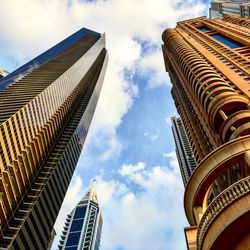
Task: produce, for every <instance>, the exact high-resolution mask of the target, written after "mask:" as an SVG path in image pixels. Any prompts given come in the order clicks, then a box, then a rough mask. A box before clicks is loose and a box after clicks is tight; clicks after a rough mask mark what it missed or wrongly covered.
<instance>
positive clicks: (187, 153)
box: [171, 117, 196, 186]
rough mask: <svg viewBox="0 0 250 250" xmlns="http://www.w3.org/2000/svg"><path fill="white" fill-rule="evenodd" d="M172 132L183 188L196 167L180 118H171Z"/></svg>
mask: <svg viewBox="0 0 250 250" xmlns="http://www.w3.org/2000/svg"><path fill="white" fill-rule="evenodd" d="M171 123H172V131H173V136H174V141H175V146H176V155H177V160H178V163H179V167H180V172H181V176H182V180H183V183H184V186H186V184H187V182H188V180H189V178H190V176H191V174H192V172H193V171H194V169H195V167H196V160H195V157H194V153H193V150H192V148H191V145H190V143H189V140H188V136H187V134H186V131H185V128H184V125H183V123H182V120H181V118H180V117H178V118H176V117H172V118H171Z"/></svg>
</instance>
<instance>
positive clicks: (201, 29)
mask: <svg viewBox="0 0 250 250" xmlns="http://www.w3.org/2000/svg"><path fill="white" fill-rule="evenodd" d="M198 29H199V30H200V31H201V32H206V31H211V29H209V28H207V27H206V26H202V27H200V28H198Z"/></svg>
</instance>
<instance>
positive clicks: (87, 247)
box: [58, 180, 103, 250]
mask: <svg viewBox="0 0 250 250" xmlns="http://www.w3.org/2000/svg"><path fill="white" fill-rule="evenodd" d="M102 224H103V217H102V213H101V210H100V207H99V203H98V199H97V195H96V192H95V180H93V183H92V186H91V188H90V190H89V191H88V192H87V193H86V195H85V196H84V197H83V198H82V200H81V201H80V202H79V203H78V204H77V206H76V207H75V208H74V209H73V211H72V212H71V213H70V214H69V215H68V217H67V219H66V222H65V226H64V230H63V232H62V235H61V240H60V244H59V246H58V247H59V249H60V250H61V249H63V250H64V249H65V250H98V249H99V245H100V241H101V231H102Z"/></svg>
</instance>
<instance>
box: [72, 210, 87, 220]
mask: <svg viewBox="0 0 250 250" xmlns="http://www.w3.org/2000/svg"><path fill="white" fill-rule="evenodd" d="M85 213H86V207H78V208H76V211H75V214H74V219H80V218H84V216H85Z"/></svg>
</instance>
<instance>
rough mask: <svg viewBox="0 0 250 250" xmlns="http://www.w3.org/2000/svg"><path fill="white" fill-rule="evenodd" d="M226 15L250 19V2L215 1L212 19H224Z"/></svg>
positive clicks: (211, 11) (210, 14) (233, 0)
mask: <svg viewBox="0 0 250 250" xmlns="http://www.w3.org/2000/svg"><path fill="white" fill-rule="evenodd" d="M226 15H237V16H239V17H243V18H250V3H249V0H245V1H244V0H239V1H237V0H214V1H212V2H211V8H210V9H209V16H210V18H222V17H224V16H226Z"/></svg>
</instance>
